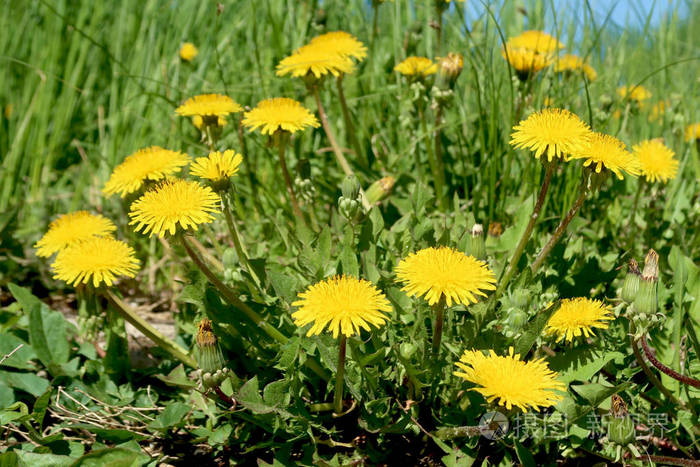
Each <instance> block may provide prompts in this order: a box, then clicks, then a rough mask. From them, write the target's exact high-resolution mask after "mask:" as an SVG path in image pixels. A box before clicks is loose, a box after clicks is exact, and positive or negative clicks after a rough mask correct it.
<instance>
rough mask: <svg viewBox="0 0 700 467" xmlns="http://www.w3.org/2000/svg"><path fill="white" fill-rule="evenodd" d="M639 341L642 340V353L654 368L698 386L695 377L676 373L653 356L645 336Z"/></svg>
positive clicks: (699, 384) (685, 382)
mask: <svg viewBox="0 0 700 467" xmlns="http://www.w3.org/2000/svg"><path fill="white" fill-rule="evenodd" d="M641 341H642V349H644V355H646V356H647V359H648V360H649V361H650V362H651V364H652V365H654V366H655V367H656V368H658V369H659V370H660V371H662V372H663V373H666V374H667V375H668V376H670V377H671V378H673V379H675V380H677V381H680V382H681V383H683V384H687V385H689V386H693V387H694V388H700V381H698V380H697V379H695V378H691V377H690V376H685V375H682V374H680V373H678V372H677V371H675V370H674V369H672V368H669V367H667V366H666V365H664V364H663V363H661V362H660V361H659V360H658V359H657V358H656V357H655V356H654V352H653V351H652V349H651V348H650V347H649V343H648V342H647V337H646V336H642V338H641Z"/></svg>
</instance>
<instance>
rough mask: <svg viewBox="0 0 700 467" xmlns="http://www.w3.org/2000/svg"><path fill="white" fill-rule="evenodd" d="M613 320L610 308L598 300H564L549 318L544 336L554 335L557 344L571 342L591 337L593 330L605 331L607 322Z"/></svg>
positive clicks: (582, 298) (581, 298)
mask: <svg viewBox="0 0 700 467" xmlns="http://www.w3.org/2000/svg"><path fill="white" fill-rule="evenodd" d="M612 319H615V316H614V315H613V310H612V308H611V307H610V306H608V305H606V304H604V303H603V302H601V301H600V300H590V299H588V298H584V297H579V298H572V299H568V298H566V299H564V300H562V301H561V306H560V307H559V309H558V310H557V311H556V312H555V313H554V314H553V315H552V317H551V318H549V322H547V327H546V328H545V333H546V334H556V335H557V342H558V341H561V340H566V341H567V342H571V341H572V340H574V337H578V336H580V335H584V336H585V337H589V336H592V335H593V328H599V329H607V328H608V321H610V320H612Z"/></svg>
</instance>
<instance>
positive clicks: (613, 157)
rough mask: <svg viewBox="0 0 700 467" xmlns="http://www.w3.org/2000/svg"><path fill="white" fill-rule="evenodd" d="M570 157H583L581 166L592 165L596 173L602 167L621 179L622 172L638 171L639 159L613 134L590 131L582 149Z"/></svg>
mask: <svg viewBox="0 0 700 467" xmlns="http://www.w3.org/2000/svg"><path fill="white" fill-rule="evenodd" d="M571 158H572V159H584V160H585V161H584V163H583V166H584V167H588V166H589V165H593V166H594V167H595V171H596V173H600V171H601V170H602V168H603V167H605V168H606V169H608V170H610V171H611V172H614V173H615V175H617V178H619V179H620V180H622V172H621V171H623V170H624V171H625V172H627V173H628V174H630V175H634V176H637V175H639V172H640V170H639V169H640V166H639V160H638V159H637V158H636V157H634V156H633V155H632V154H631V153H630V152H629V151H628V150H627V149H626V148H625V143H623V142H622V141H620V140H619V139H617V138H615V137H614V136H610V135H606V134H603V133H597V132H591V136H590V138H589V139H588V142H587V144H586V145H585V147H584V148H583V150H582V151H577V152H575V153H572V154H571Z"/></svg>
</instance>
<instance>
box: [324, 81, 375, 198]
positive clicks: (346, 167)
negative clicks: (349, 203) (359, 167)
mask: <svg viewBox="0 0 700 467" xmlns="http://www.w3.org/2000/svg"><path fill="white" fill-rule="evenodd" d="M312 92H313V95H314V99H315V100H316V108H317V109H318V116H319V117H320V118H321V125H322V126H323V131H324V132H325V133H326V137H327V138H328V142H329V143H330V144H331V148H332V149H333V154H335V158H336V160H337V161H338V165H340V168H341V169H343V172H344V173H345V175H355V172H353V170H352V168H351V167H350V164H348V161H347V159H345V156H344V155H343V151H342V150H341V149H340V146H339V145H338V141H337V140H336V139H335V134H334V133H333V130H332V129H331V125H330V123H328V116H327V115H326V111H325V109H324V108H323V104H321V96H320V94H319V92H318V86H317V85H314V86H312ZM360 199H361V200H362V206H363V207H364V208H365V210H367V211H369V210H370V209H371V208H372V206H371V205H370V204H369V201H367V196H365V192H364V191H363V190H362V188H360Z"/></svg>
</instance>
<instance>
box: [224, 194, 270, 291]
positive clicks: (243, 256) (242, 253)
mask: <svg viewBox="0 0 700 467" xmlns="http://www.w3.org/2000/svg"><path fill="white" fill-rule="evenodd" d="M229 196H230V193H222V194H221V202H222V203H223V211H224V217H225V218H226V225H228V230H229V232H230V233H231V237H232V238H233V246H234V247H235V248H236V254H238V259H239V261H240V262H241V263H243V266H244V267H245V268H246V270H247V271H248V274H250V277H252V278H253V281H254V282H255V285H256V286H257V287H258V288H259V287H260V279H259V278H258V275H257V274H256V273H255V270H254V269H253V267H252V266H251V265H250V261H248V252H247V251H246V250H245V247H244V246H243V244H242V243H241V239H240V237H239V235H238V229H237V228H236V222H235V221H234V219H233V215H232V214H231V201H230V199H229Z"/></svg>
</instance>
